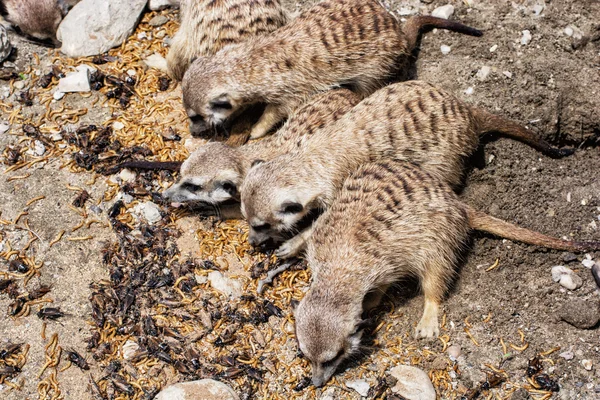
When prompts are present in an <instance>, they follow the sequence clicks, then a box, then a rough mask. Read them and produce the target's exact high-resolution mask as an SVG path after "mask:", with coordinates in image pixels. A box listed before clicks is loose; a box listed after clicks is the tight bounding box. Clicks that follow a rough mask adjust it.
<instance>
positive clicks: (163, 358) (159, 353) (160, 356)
mask: <svg viewBox="0 0 600 400" xmlns="http://www.w3.org/2000/svg"><path fill="white" fill-rule="evenodd" d="M153 355H154V357H156V358H158V359H159V360H160V361H162V362H165V363H167V364H171V363H172V362H173V358H172V357H171V356H170V355H169V353H167V352H164V351H157V352H155V353H154V354H153Z"/></svg>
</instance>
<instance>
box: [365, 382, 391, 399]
mask: <svg viewBox="0 0 600 400" xmlns="http://www.w3.org/2000/svg"><path fill="white" fill-rule="evenodd" d="M389 387H390V386H389V384H388V382H387V380H386V379H385V377H382V378H379V380H378V381H377V385H375V386H373V387H372V388H370V389H369V394H368V396H367V397H368V398H369V399H381V398H383V395H384V394H385V392H386V391H387V390H388V388H389Z"/></svg>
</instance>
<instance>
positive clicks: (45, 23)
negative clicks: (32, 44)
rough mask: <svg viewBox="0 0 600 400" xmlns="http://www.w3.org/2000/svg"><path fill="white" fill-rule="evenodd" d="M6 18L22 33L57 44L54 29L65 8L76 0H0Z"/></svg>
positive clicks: (56, 27) (65, 10) (64, 12)
mask: <svg viewBox="0 0 600 400" xmlns="http://www.w3.org/2000/svg"><path fill="white" fill-rule="evenodd" d="M0 3H1V4H2V7H3V11H4V12H6V15H5V18H6V20H7V21H8V22H9V23H10V24H12V25H15V26H17V27H18V28H19V29H20V30H21V32H23V34H25V35H27V36H29V37H31V38H33V39H37V40H41V41H48V40H49V41H51V42H52V43H53V44H54V45H58V42H57V40H56V30H57V29H58V25H59V24H60V22H61V21H62V18H63V15H65V14H66V12H67V8H68V7H69V6H72V5H73V4H74V3H76V2H73V1H71V2H69V1H67V0H0Z"/></svg>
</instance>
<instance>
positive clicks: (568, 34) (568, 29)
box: [565, 26, 573, 36]
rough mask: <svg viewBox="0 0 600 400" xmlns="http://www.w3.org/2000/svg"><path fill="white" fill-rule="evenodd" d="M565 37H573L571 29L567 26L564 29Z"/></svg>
mask: <svg viewBox="0 0 600 400" xmlns="http://www.w3.org/2000/svg"><path fill="white" fill-rule="evenodd" d="M565 35H567V36H573V28H571V27H570V26H567V27H566V28H565Z"/></svg>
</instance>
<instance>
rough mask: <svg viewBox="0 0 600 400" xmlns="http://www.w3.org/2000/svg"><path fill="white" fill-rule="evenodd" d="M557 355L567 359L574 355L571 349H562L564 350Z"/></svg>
mask: <svg viewBox="0 0 600 400" xmlns="http://www.w3.org/2000/svg"><path fill="white" fill-rule="evenodd" d="M558 356H559V357H562V358H564V359H565V360H567V361H569V360H572V359H573V357H575V355H574V354H573V352H572V351H571V350H569V351H564V352H562V353H560V354H559V355H558Z"/></svg>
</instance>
